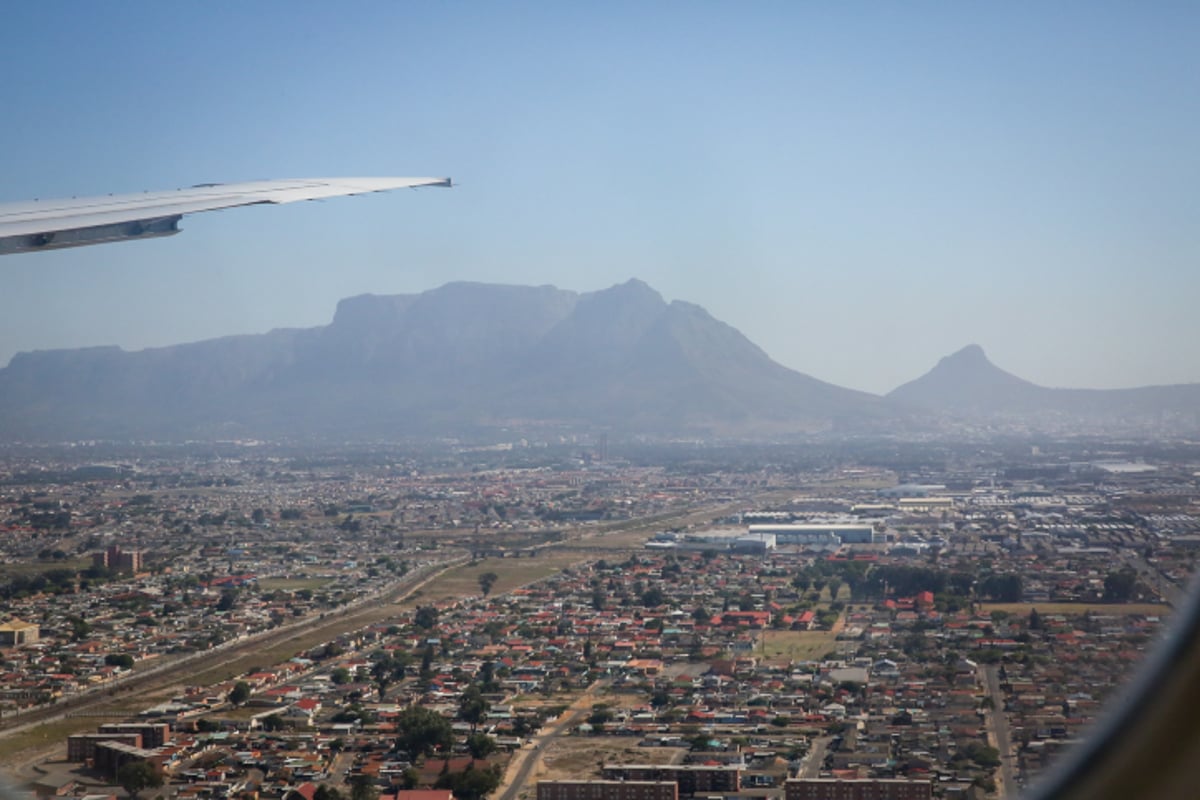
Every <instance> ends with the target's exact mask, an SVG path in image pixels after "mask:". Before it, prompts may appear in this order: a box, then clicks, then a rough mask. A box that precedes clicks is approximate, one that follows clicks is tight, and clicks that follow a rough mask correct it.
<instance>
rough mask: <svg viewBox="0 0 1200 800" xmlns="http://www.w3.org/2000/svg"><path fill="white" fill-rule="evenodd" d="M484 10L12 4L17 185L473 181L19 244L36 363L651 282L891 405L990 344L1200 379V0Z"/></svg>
mask: <svg viewBox="0 0 1200 800" xmlns="http://www.w3.org/2000/svg"><path fill="white" fill-rule="evenodd" d="M462 11H463V9H461V8H459V7H457V6H456V4H439V3H431V4H411V3H394V2H384V1H382V0H380V1H379V2H372V1H371V0H363V2H356V3H353V4H351V6H350V9H349V10H348V9H347V8H345V7H343V6H342V5H341V4H333V3H328V4H321V3H305V4H301V5H300V7H297V6H296V4H294V3H291V2H283V0H261V1H260V2H254V3H241V4H238V3H224V4H219V7H217V8H214V7H211V6H210V4H198V3H192V4H187V3H183V4H181V3H152V2H147V1H146V0H128V2H121V3H107V4H105V3H32V2H19V0H17V1H16V2H10V3H7V4H6V5H5V8H4V25H3V30H0V52H3V54H4V58H5V63H6V65H8V67H9V69H8V71H7V73H6V74H9V75H12V76H19V77H17V78H14V79H12V80H8V81H6V83H5V95H4V97H5V108H6V111H7V113H6V114H5V118H4V124H3V125H0V152H3V153H4V165H5V166H4V174H3V180H2V181H0V200H26V199H31V198H34V197H42V198H52V197H62V196H71V195H87V194H103V193H106V192H125V191H141V190H143V189H170V188H173V187H179V186H187V185H191V184H195V183H200V182H210V181H235V180H248V179H254V178H266V177H275V178H287V177H307V176H357V175H450V176H452V177H453V178H454V179H455V180H456V181H457V182H459V184H460V185H459V186H458V187H457V188H455V189H452V190H449V191H438V192H428V191H427V192H420V191H417V192H399V193H392V194H387V195H380V196H371V197H361V198H348V199H345V200H340V201H330V202H325V203H310V204H304V205H302V206H294V207H280V208H273V207H262V208H250V209H242V210H238V211H229V212H222V213H218V214H211V215H200V216H197V217H195V218H185V219H184V221H183V229H184V230H183V233H182V234H181V235H180V236H177V237H170V238H167V239H163V240H158V241H149V242H140V243H135V244H122V245H111V246H104V247H97V248H83V249H79V250H64V251H60V252H57V253H46V254H39V255H33V256H19V257H18V256H8V257H4V258H2V259H0V364H4V363H7V362H8V361H9V359H10V358H11V357H12V356H13V355H14V354H15V353H18V352H22V351H33V350H45V349H50V348H74V347H82V346H92V345H120V346H122V347H125V348H128V349H137V348H142V347H147V346H152V345H153V346H163V345H170V344H176V343H182V342H192V341H200V340H206V339H211V338H214V337H217V336H223V335H227V334H231V333H243V334H250V333H255V334H258V333H265V332H267V331H269V330H271V329H273V328H305V327H313V326H317V325H324V324H326V323H327V322H328V321H329V314H330V304H331V303H333V302H335V301H336V299H337V298H344V297H353V296H357V295H362V294H367V293H370V294H376V295H413V294H419V293H421V292H424V291H427V290H429V289H432V288H434V287H438V286H441V285H442V284H444V283H446V282H448V281H476V282H481V283H490V284H495V283H505V284H520V285H528V286H540V285H546V284H552V285H555V286H558V287H562V288H566V289H570V290H574V291H579V292H589V291H594V290H596V289H597V288H602V287H606V286H611V285H614V284H620V283H623V282H624V281H626V280H628V279H629V278H630V277H633V276H637V277H639V278H641V279H642V280H645V281H646V282H647V283H648V284H650V285H652V286H654V287H655V289H656V290H657V291H659V292H661V293H662V294H663V295H664V297H665V298H666V299H667V300H668V301H670V300H682V301H685V302H688V303H695V304H698V305H700V306H702V307H704V308H705V309H706V310H707V311H708V312H709V313H710V314H712V315H713V316H714V317H716V318H718V319H721V320H724V321H725V322H727V323H728V324H730V325H732V326H734V327H736V328H737V329H739V330H740V331H741V332H742V333H744V334H745V335H746V336H747V337H748V338H749V339H750V340H751V341H753V342H755V343H757V344H758V345H759V346H761V347H762V348H763V349H764V350H765V351H766V353H767V354H768V355H770V356H771V357H772V358H774V359H776V360H777V361H778V362H779V363H781V364H783V365H785V366H787V367H790V368H793V369H795V370H797V371H799V372H802V373H805V374H808V375H813V376H816V377H819V378H820V379H822V380H825V381H829V382H832V383H835V384H838V385H841V386H847V387H852V388H855V389H862V390H869V391H871V392H875V393H885V392H888V391H890V390H892V389H894V388H896V387H897V386H899V385H900V384H902V383H904V382H906V381H909V380H912V379H913V377H914V376H916V375H920V374H921V373H923V372H924V371H925V370H927V369H928V368H929V366H930V365H931V364H934V363H936V362H937V361H938V359H940V358H942V357H943V356H945V355H946V354H947V353H950V352H953V351H955V350H957V349H959V348H961V347H963V346H965V345H967V344H969V343H972V342H975V343H978V344H980V345H982V346H983V347H984V348H985V349H986V351H987V353H988V355H989V357H990V358H991V359H993V360H994V361H995V363H996V364H999V365H1001V366H1002V367H1003V368H1004V369H1006V370H1010V371H1012V372H1013V373H1014V374H1017V375H1020V376H1021V377H1022V378H1024V379H1026V380H1029V381H1032V382H1034V383H1036V384H1039V385H1042V386H1047V387H1094V388H1109V387H1131V386H1142V385H1149V384H1171V383H1183V382H1195V381H1200V356H1198V355H1197V352H1196V342H1200V314H1197V313H1195V305H1196V298H1198V297H1200V268H1198V267H1200V225H1197V224H1196V223H1197V219H1198V218H1200V213H1198V209H1197V199H1196V198H1197V192H1196V187H1197V186H1200V148H1198V147H1197V146H1196V143H1197V142H1200V84H1198V83H1197V81H1196V76H1197V75H1198V74H1200V47H1197V46H1196V31H1197V30H1200V4H1197V3H1163V4H1154V7H1153V10H1152V11H1148V10H1147V9H1146V8H1144V7H1143V6H1142V5H1139V4H1133V3H1100V4H1097V3H1091V2H1070V1H1069V0H1068V1H1067V2H1055V3H1045V4H1006V3H996V4H981V3H957V4H946V3H938V4H922V3H915V4H913V3H904V4H896V3H870V2H868V3H854V4H822V3H753V4H744V3H672V2H667V3H649V4H647V3H603V4H586V3H560V4H529V5H526V4H520V3H518V4H515V5H510V4H494V5H489V4H480V5H479V6H478V7H472V8H471V11H470V13H469V14H465V13H462ZM30 32H36V35H31V33H30ZM64 54H69V55H70V57H69V58H68V57H65V56H64ZM81 65H84V66H81ZM151 107H152V108H153V113H148V111H147V109H148V108H151Z"/></svg>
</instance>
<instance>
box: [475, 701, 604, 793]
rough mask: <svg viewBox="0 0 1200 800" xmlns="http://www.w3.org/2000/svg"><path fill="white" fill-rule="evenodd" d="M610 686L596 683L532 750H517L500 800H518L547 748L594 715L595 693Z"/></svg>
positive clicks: (547, 729)
mask: <svg viewBox="0 0 1200 800" xmlns="http://www.w3.org/2000/svg"><path fill="white" fill-rule="evenodd" d="M607 685H608V681H607V679H606V680H600V681H596V682H595V683H593V684H592V685H591V686H589V687H588V690H587V691H586V692H584V693H583V694H582V695H580V696H579V698H578V699H577V700H576V701H575V702H574V703H572V704H571V705H570V707H569V708H567V710H566V711H564V712H563V713H562V714H560V715H559V717H558V719H556V720H555V721H554V722H552V723H550V724H549V725H547V726H546V727H545V728H543V729H542V730H541V731H539V732H538V733H537V734H536V735H535V736H534V737H533V746H532V747H529V748H522V749H521V750H518V751H517V753H516V755H515V756H514V757H513V760H512V762H511V763H510V764H509V765H508V771H507V772H506V774H505V776H504V783H502V784H501V785H500V794H499V795H497V800H517V796H518V793H519V792H520V791H521V790H522V789H524V788H526V786H527V784H528V782H529V776H530V775H531V774H532V773H533V771H534V769H535V768H536V767H537V765H538V764H540V763H542V754H543V753H545V752H546V747H547V746H548V745H549V744H550V743H551V742H553V741H554V740H555V739H557V738H558V737H560V736H562V735H563V734H564V733H566V732H568V731H569V730H571V728H573V727H574V726H576V725H578V724H579V723H581V722H582V721H583V720H584V719H585V718H586V717H587V716H588V715H589V714H590V713H591V712H592V705H593V703H594V701H595V697H596V692H598V691H599V690H600V689H602V688H604V687H605V686H607ZM514 767H516V770H517V771H516V772H515V773H514V774H512V776H511V777H509V774H508V773H511V772H512V770H513V768H514Z"/></svg>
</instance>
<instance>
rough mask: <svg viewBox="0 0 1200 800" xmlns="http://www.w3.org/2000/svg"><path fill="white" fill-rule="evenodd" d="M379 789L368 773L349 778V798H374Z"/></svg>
mask: <svg viewBox="0 0 1200 800" xmlns="http://www.w3.org/2000/svg"><path fill="white" fill-rule="evenodd" d="M378 797H379V790H378V789H376V788H375V783H374V781H372V779H371V776H370V775H361V774H360V775H355V776H353V777H352V778H350V800H376V798H378Z"/></svg>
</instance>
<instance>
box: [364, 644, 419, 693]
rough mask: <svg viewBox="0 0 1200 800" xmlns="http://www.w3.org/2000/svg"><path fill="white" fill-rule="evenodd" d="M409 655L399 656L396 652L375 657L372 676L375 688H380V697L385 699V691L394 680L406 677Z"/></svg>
mask: <svg viewBox="0 0 1200 800" xmlns="http://www.w3.org/2000/svg"><path fill="white" fill-rule="evenodd" d="M409 660H410V658H409V656H408V654H407V653H405V654H403V655H402V656H397V655H395V654H394V653H388V654H386V655H383V656H380V657H378V658H376V659H375V661H374V662H373V663H372V664H371V677H372V678H373V679H374V680H375V688H377V689H378V690H379V699H380V700H383V695H384V693H386V692H387V688H388V686H390V685H391V684H392V682H393V681H397V680H400V679H402V678H403V677H404V672H405V670H406V669H407V668H408V664H409Z"/></svg>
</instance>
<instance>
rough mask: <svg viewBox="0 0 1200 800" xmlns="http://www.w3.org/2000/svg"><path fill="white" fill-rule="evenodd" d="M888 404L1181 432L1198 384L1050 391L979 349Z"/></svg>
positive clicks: (1195, 408) (1199, 414)
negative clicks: (1161, 426)
mask: <svg viewBox="0 0 1200 800" xmlns="http://www.w3.org/2000/svg"><path fill="white" fill-rule="evenodd" d="M887 399H888V400H892V401H895V402H897V403H901V404H904V405H906V406H909V407H912V408H921V409H927V410H931V411H938V412H942V413H947V414H952V415H956V416H960V417H964V418H969V419H970V418H973V419H981V420H983V419H996V418H1005V419H1010V420H1012V419H1025V420H1029V421H1039V420H1041V421H1044V420H1046V419H1051V418H1054V419H1058V420H1060V421H1075V422H1080V423H1089V424H1116V423H1129V422H1148V423H1156V424H1171V425H1174V426H1176V427H1181V428H1183V429H1191V428H1194V427H1196V425H1197V421H1198V420H1200V384H1181V385H1177V386H1144V387H1140V388H1133V389H1053V388H1048V387H1045V386H1038V385H1037V384H1034V383H1030V382H1029V381H1027V380H1024V379H1022V378H1018V377H1017V376H1015V375H1012V374H1011V373H1008V372H1005V371H1004V370H1002V369H1000V368H999V367H997V366H996V365H994V364H992V363H991V361H989V360H988V358H987V356H986V355H985V354H984V352H983V349H982V348H981V347H979V346H978V345H969V346H968V347H964V348H963V349H962V350H959V351H958V352H956V353H954V354H953V355H949V356H946V357H945V358H943V359H942V360H941V361H939V362H938V363H937V365H936V366H934V368H933V369H931V370H930V371H929V372H927V373H925V374H924V375H922V376H921V377H920V378H917V379H916V380H914V381H910V382H908V383H906V384H904V385H902V386H899V387H897V388H896V389H893V390H892V391H891V392H889V393H888V394H887Z"/></svg>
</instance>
